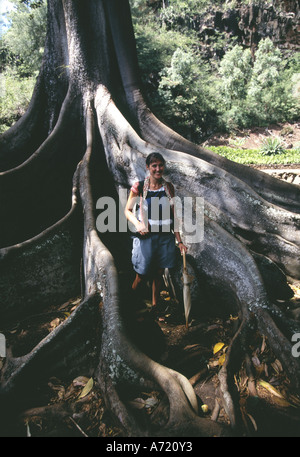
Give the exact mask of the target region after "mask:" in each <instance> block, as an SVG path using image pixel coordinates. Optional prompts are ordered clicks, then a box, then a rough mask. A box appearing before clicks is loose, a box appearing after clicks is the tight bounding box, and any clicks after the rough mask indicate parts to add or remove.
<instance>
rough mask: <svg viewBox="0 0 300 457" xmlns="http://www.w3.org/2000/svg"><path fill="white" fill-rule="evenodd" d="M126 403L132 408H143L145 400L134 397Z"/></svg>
mask: <svg viewBox="0 0 300 457" xmlns="http://www.w3.org/2000/svg"><path fill="white" fill-rule="evenodd" d="M128 404H129V405H130V406H132V407H133V408H134V409H143V408H145V400H143V399H142V398H135V399H134V400H131V401H129V402H128Z"/></svg>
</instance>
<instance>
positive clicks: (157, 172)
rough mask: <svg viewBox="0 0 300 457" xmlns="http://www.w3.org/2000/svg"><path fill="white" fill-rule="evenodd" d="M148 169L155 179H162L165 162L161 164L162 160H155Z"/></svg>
mask: <svg viewBox="0 0 300 457" xmlns="http://www.w3.org/2000/svg"><path fill="white" fill-rule="evenodd" d="M147 168H148V170H149V173H150V176H152V177H153V178H155V179H161V178H162V175H163V173H164V169H165V165H164V163H163V162H161V160H155V161H153V162H151V163H150V165H149V166H147Z"/></svg>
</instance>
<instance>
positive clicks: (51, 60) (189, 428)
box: [0, 0, 300, 436]
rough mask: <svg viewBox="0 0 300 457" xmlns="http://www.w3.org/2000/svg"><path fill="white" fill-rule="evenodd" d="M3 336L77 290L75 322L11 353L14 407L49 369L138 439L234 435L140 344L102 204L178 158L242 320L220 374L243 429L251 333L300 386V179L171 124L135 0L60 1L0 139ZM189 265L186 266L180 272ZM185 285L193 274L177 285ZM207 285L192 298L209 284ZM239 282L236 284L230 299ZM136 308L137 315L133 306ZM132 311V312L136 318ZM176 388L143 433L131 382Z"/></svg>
mask: <svg viewBox="0 0 300 457" xmlns="http://www.w3.org/2000/svg"><path fill="white" fill-rule="evenodd" d="M0 146H1V149H0V166H1V173H0V189H1V191H0V208H1V215H2V218H1V220H2V223H1V227H0V240H1V241H0V243H1V245H0V246H1V249H0V270H1V276H0V297H1V300H0V316H1V321H0V322H1V325H0V327H1V330H2V331H4V330H5V328H9V325H11V323H13V322H15V321H18V320H20V319H22V318H24V317H26V318H27V317H28V316H32V315H35V314H36V313H37V312H43V311H47V310H48V309H49V308H50V307H53V305H56V306H59V305H60V304H61V303H63V302H64V301H65V300H67V299H68V298H69V297H71V296H75V295H76V294H78V293H81V295H82V301H81V303H80V305H79V306H78V307H77V308H76V310H75V311H74V312H73V313H72V314H71V315H70V317H69V318H68V319H67V320H66V321H64V322H63V323H62V324H60V325H59V326H58V327H57V328H56V329H55V330H54V331H53V332H51V333H50V334H49V336H48V337H46V338H44V339H43V340H42V341H40V342H39V343H38V344H37V345H35V346H34V347H33V348H32V349H31V350H30V352H28V353H26V354H21V355H18V356H16V355H15V354H14V349H13V348H10V351H9V354H8V356H7V357H6V360H5V364H4V367H3V369H2V370H1V383H0V402H1V412H2V413H1V414H2V419H4V421H5V420H6V419H7V415H6V414H7V413H3V412H4V411H7V410H8V409H9V410H10V411H11V412H12V413H14V412H16V411H19V410H20V409H21V408H22V407H25V406H26V401H25V400H24V392H25V391H26V392H27V391H28V390H33V389H34V387H35V386H36V385H38V384H39V383H40V382H41V381H42V380H43V379H46V378H47V376H52V375H57V374H60V375H61V374H65V375H68V376H71V375H72V374H74V375H75V374H76V373H77V374H81V372H82V369H83V368H84V369H85V370H86V372H88V373H90V374H91V375H93V376H95V377H96V379H97V380H98V382H99V384H100V386H101V389H102V392H103V395H104V397H105V400H106V404H107V407H108V408H109V409H110V410H111V411H112V412H113V413H114V415H115V417H116V418H118V421H119V423H120V424H121V425H122V427H123V428H124V430H125V431H126V434H128V435H130V436H141V435H150V436H155V435H156V434H159V433H160V434H164V435H165V436H170V435H174V436H178V434H180V436H215V435H218V436H221V435H223V434H228V433H229V432H228V430H227V429H224V427H223V426H222V427H221V426H220V425H219V424H218V423H215V422H214V421H211V420H209V419H203V418H201V417H199V415H198V406H197V399H196V395H195V392H194V390H193V388H192V386H191V384H190V383H189V381H188V380H187V379H186V378H185V377H184V376H183V375H182V374H180V373H179V372H176V371H174V370H171V369H170V368H168V367H166V366H163V365H162V364H160V363H158V362H157V361H154V360H153V359H151V358H150V357H149V356H147V355H146V354H145V353H143V351H142V350H140V349H139V348H138V347H137V345H136V344H134V343H133V341H132V337H131V335H130V333H129V334H128V326H127V325H126V310H127V309H128V307H129V305H130V303H131V302H132V301H133V300H134V298H133V297H132V296H131V292H130V287H128V280H127V279H128V278H127V279H126V280H124V278H123V276H122V273H121V272H122V271H124V268H125V269H126V268H127V269H128V268H130V266H129V263H128V262H129V261H130V256H129V252H130V237H129V234H128V233H109V234H101V233H99V231H98V230H97V227H96V216H97V212H96V201H97V199H98V198H99V197H101V196H112V197H113V198H115V200H116V201H118V195H117V191H118V189H120V188H124V189H128V188H129V187H130V185H131V184H132V182H133V181H134V180H137V179H142V178H143V177H144V173H145V157H146V156H147V155H148V154H149V153H150V152H153V151H159V152H161V153H162V154H163V156H164V157H165V159H166V161H167V164H168V167H167V173H168V176H167V179H169V180H170V181H172V182H173V184H174V185H175V188H176V190H177V195H178V196H179V197H181V198H184V197H187V196H188V197H202V198H203V199H204V213H205V216H204V237H203V239H201V241H199V242H197V243H190V244H189V246H188V247H189V262H190V264H191V265H192V266H193V269H194V271H195V274H196V275H197V277H199V278H200V277H201V284H202V285H203V284H205V288H206V292H207V293H208V294H209V295H211V297H212V298H213V299H214V298H215V297H216V296H217V297H218V302H219V304H220V305H221V307H222V308H223V312H228V313H230V312H233V311H234V312H238V313H239V317H240V326H239V329H238V331H237V333H236V335H235V337H234V339H233V340H232V343H231V345H230V347H229V350H228V355H227V358H226V362H225V364H224V365H223V368H222V369H221V370H220V375H219V381H220V388H219V391H220V395H221V398H222V401H223V405H224V407H225V410H226V412H227V414H228V417H229V419H230V422H231V425H232V428H233V429H235V427H237V426H238V424H237V422H238V412H237V409H238V407H237V404H235V402H234V399H233V395H232V391H231V384H232V379H233V376H234V374H235V372H236V370H238V368H239V367H240V365H241V364H242V361H243V360H244V358H245V357H246V356H247V351H248V346H249V344H250V341H251V335H252V330H253V328H255V329H258V330H259V331H260V332H261V333H262V334H263V335H266V337H267V338H268V342H269V344H270V347H271V348H272V350H273V351H274V353H275V354H276V356H277V357H278V358H279V359H280V360H281V362H282V364H283V366H284V369H285V370H286V373H287V374H288V376H289V377H290V380H291V382H292V383H294V385H295V386H296V387H297V388H299V386H300V369H299V368H300V367H299V360H298V359H297V358H294V357H292V354H291V348H292V345H291V337H292V335H293V334H294V333H296V332H299V324H298V323H297V322H296V321H294V320H292V319H290V318H288V317H287V316H285V314H284V313H283V311H282V310H281V309H280V308H279V306H278V304H277V302H276V300H278V299H283V300H284V299H287V298H289V297H290V296H291V289H290V288H289V286H288V284H287V281H286V275H288V277H289V279H290V280H292V279H293V278H294V279H299V277H300V266H299V253H300V237H299V223H300V216H299V212H300V203H299V202H300V198H299V197H300V189H299V186H295V185H291V184H288V183H284V182H280V181H278V180H276V179H274V178H272V177H270V176H268V175H265V174H263V173H262V172H260V171H257V170H253V169H250V168H248V167H246V166H242V165H239V164H237V163H233V162H231V161H229V160H226V159H224V158H222V157H219V156H217V155H216V154H214V153H212V152H211V151H209V150H206V149H203V148H201V147H199V146H196V145H194V144H192V143H190V142H188V141H187V140H185V139H184V138H182V137H181V136H179V135H178V134H177V133H176V132H173V131H172V130H170V129H169V128H168V127H166V126H165V125H164V124H163V123H162V122H160V121H159V120H158V119H157V118H156V117H155V116H154V115H153V114H152V113H151V111H150V109H149V108H148V106H147V103H146V102H145V100H144V98H143V95H142V91H141V86H140V79H139V70H138V62H137V56H136V50H135V41H134V34H133V29H132V24H131V18H130V9H129V4H128V2H127V0H90V1H89V2H81V1H79V0H72V1H71V0H49V1H48V34H47V40H46V46H45V56H44V62H43V65H42V68H41V72H40V75H39V78H38V80H37V84H36V88H35V91H34V94H33V98H32V101H31V104H30V106H29V109H28V111H27V113H26V114H25V116H24V117H23V118H21V119H20V121H18V122H17V123H16V124H15V125H14V126H13V127H12V128H11V129H10V130H9V131H8V132H6V133H5V134H3V135H2V137H1V140H0ZM176 274H177V276H178V275H179V274H180V267H178V271H177V272H176V271H175V274H174V279H175V281H176ZM177 282H178V285H179V283H180V281H177ZM201 284H200V286H199V283H198V281H196V286H195V289H194V291H193V306H194V307H195V306H197V304H198V302H199V295H201V294H202V293H203V289H202V288H201V287H203V286H201ZM225 292H226V293H225ZM124 311H125V312H124ZM124 315H125V317H124ZM149 384H150V385H153V386H156V387H157V388H159V389H161V390H162V391H163V392H165V394H166V396H167V398H168V403H169V414H168V419H167V421H166V422H165V424H164V427H163V429H161V430H160V431H158V430H156V429H155V428H151V427H150V428H149V430H141V427H140V425H139V424H137V422H136V420H135V419H134V417H133V416H132V415H131V413H130V412H129V411H128V410H127V408H126V407H125V405H124V402H123V400H122V395H121V394H120V387H121V386H122V388H124V386H127V385H128V386H132V385H135V386H145V385H149Z"/></svg>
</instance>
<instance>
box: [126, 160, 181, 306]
mask: <svg viewBox="0 0 300 457" xmlns="http://www.w3.org/2000/svg"><path fill="white" fill-rule="evenodd" d="M146 167H147V170H148V171H149V176H147V177H146V178H145V180H144V181H139V182H136V183H135V184H134V185H133V186H132V188H131V189H130V194H129V198H128V201H127V205H126V208H125V215H126V217H127V219H128V220H129V221H130V222H131V223H132V224H133V225H134V226H135V229H136V231H137V233H136V236H135V237H134V239H133V249H132V264H133V268H134V270H135V272H136V277H135V280H134V282H133V284H132V289H133V290H138V289H139V288H140V287H141V286H142V285H143V284H144V283H145V280H146V278H147V277H148V276H149V275H151V277H152V280H153V282H152V306H153V307H155V306H157V304H158V301H159V297H160V290H161V286H162V275H163V272H164V269H165V268H173V267H174V266H175V259H176V245H175V238H176V240H177V243H178V246H179V248H180V251H181V253H182V252H183V250H184V251H186V250H187V248H186V246H185V245H184V244H183V242H182V240H181V237H180V233H179V232H178V231H173V229H174V207H173V205H172V198H173V197H174V187H173V185H172V184H171V183H169V182H167V181H165V180H164V178H163V173H164V169H165V159H164V158H163V157H162V155H161V154H159V153H157V152H153V153H151V154H149V155H148V157H147V158H146ZM137 202H138V203H139V211H138V214H137V215H135V214H134V213H133V208H134V206H135V204H136V203H137ZM174 235H175V237H174Z"/></svg>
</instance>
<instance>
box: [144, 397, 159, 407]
mask: <svg viewBox="0 0 300 457" xmlns="http://www.w3.org/2000/svg"><path fill="white" fill-rule="evenodd" d="M157 402H158V400H157V398H154V397H150V398H147V400H146V401H145V404H146V408H153V406H155V405H156V404H157Z"/></svg>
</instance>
